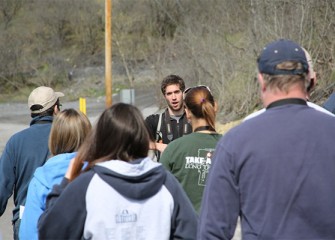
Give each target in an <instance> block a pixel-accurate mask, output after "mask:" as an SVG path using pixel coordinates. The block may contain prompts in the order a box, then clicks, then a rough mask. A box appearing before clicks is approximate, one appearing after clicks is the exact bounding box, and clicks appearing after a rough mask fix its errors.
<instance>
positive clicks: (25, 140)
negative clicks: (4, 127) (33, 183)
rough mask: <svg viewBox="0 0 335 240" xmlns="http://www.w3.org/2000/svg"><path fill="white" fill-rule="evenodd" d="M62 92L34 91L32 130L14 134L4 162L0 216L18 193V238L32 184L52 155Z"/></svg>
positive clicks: (0, 170) (0, 173) (15, 213)
mask: <svg viewBox="0 0 335 240" xmlns="http://www.w3.org/2000/svg"><path fill="white" fill-rule="evenodd" d="M63 96H64V94H63V93H61V92H54V90H53V89H52V88H49V87H44V86H41V87H38V88H36V89H34V90H33V91H32V92H31V94H30V96H29V98H28V107H29V109H30V112H31V117H32V120H31V122H30V127H29V128H27V129H24V130H22V131H20V132H18V133H16V134H14V135H13V136H12V137H11V138H10V139H9V140H8V142H7V144H6V147H5V149H4V150H3V153H2V156H1V159H0V193H1V194H0V216H1V215H2V214H3V213H4V212H5V210H6V206H7V201H8V199H9V198H10V196H11V195H12V194H13V192H14V205H15V208H14V210H13V219H12V222H13V229H14V239H15V240H16V239H18V233H19V226H20V218H21V216H22V214H23V210H24V205H25V202H26V195H27V190H28V185H29V182H30V180H31V178H32V176H33V174H34V172H35V169H36V168H37V167H40V166H42V165H43V164H44V162H45V161H46V160H47V158H48V156H49V149H48V139H49V133H50V128H51V123H52V120H53V116H54V115H56V114H57V113H58V112H59V111H60V106H61V104H60V102H59V98H60V97H63Z"/></svg>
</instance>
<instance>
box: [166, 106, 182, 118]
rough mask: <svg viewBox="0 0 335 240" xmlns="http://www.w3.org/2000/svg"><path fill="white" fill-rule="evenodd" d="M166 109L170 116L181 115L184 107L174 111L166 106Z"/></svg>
mask: <svg viewBox="0 0 335 240" xmlns="http://www.w3.org/2000/svg"><path fill="white" fill-rule="evenodd" d="M168 111H169V114H170V116H181V115H183V113H184V108H181V109H180V110H178V111H174V110H172V109H171V108H169V107H168Z"/></svg>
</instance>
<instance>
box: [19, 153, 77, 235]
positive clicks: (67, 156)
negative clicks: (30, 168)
mask: <svg viewBox="0 0 335 240" xmlns="http://www.w3.org/2000/svg"><path fill="white" fill-rule="evenodd" d="M75 155H76V153H63V154H59V155H57V156H54V157H52V158H50V159H49V160H48V161H47V162H46V163H45V164H44V165H43V166H42V167H39V168H37V169H36V171H35V173H34V177H33V179H32V180H31V182H30V184H29V188H28V194H27V200H26V206H25V210H24V213H23V217H22V220H21V225H20V233H19V236H20V239H21V240H24V239H27V240H33V239H38V231H37V222H38V219H39V217H40V215H41V214H42V213H43V212H44V210H45V203H46V197H47V195H48V193H49V192H50V191H51V189H52V186H53V185H55V184H59V183H60V182H61V180H62V179H63V177H64V175H65V173H66V171H67V169H68V166H69V164H70V160H71V159H72V158H74V157H75Z"/></svg>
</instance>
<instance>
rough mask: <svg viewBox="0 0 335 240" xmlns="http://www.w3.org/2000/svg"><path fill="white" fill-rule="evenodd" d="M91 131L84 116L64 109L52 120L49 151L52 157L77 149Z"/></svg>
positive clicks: (88, 122) (73, 110) (89, 124)
mask: <svg viewBox="0 0 335 240" xmlns="http://www.w3.org/2000/svg"><path fill="white" fill-rule="evenodd" d="M90 130H91V123H90V121H89V119H88V118H87V117H86V115H85V114H83V113H82V112H79V111H77V110H75V109H72V108H70V109H65V110H63V111H61V112H60V113H58V114H57V115H56V117H55V118H54V120H53V123H52V126H51V131H50V136H49V150H50V152H51V154H52V155H53V156H55V155H58V154H61V153H71V152H75V151H77V150H78V149H79V147H80V146H81V144H82V143H83V142H84V139H85V138H86V136H87V135H88V133H89V132H90Z"/></svg>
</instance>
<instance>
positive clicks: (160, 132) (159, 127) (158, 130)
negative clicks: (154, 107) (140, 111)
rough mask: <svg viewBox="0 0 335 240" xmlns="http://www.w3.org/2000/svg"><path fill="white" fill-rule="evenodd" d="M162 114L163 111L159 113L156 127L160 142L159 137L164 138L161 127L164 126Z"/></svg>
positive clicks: (157, 138)
mask: <svg viewBox="0 0 335 240" xmlns="http://www.w3.org/2000/svg"><path fill="white" fill-rule="evenodd" d="M162 116H163V112H161V113H160V114H159V118H158V124H157V128H156V142H158V140H159V139H163V136H162V131H161V127H162Z"/></svg>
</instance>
